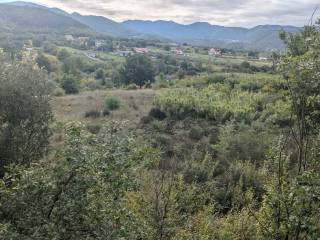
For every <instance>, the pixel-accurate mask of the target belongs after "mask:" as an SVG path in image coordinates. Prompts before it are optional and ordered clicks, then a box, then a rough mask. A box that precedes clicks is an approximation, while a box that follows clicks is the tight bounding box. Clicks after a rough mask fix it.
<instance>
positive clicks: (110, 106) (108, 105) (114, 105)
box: [105, 97, 121, 111]
mask: <svg viewBox="0 0 320 240" xmlns="http://www.w3.org/2000/svg"><path fill="white" fill-rule="evenodd" d="M120 105H121V102H120V100H119V99H118V98H117V97H107V98H106V100H105V109H106V110H109V111H114V110H117V109H119V108H120Z"/></svg>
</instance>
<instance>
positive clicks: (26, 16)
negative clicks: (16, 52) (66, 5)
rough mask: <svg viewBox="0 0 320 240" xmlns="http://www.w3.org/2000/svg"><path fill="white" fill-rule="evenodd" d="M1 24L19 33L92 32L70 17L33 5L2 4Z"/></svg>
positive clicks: (0, 9)
mask: <svg viewBox="0 0 320 240" xmlns="http://www.w3.org/2000/svg"><path fill="white" fill-rule="evenodd" d="M21 4H22V3H21ZM0 22H1V25H2V26H10V31H12V32H16V31H19V33H23V32H28V33H81V32H82V33H83V32H92V30H90V29H89V28H88V27H87V26H85V25H84V24H82V23H80V22H78V21H75V20H74V19H72V18H70V17H68V16H62V15H60V14H57V13H54V12H52V11H50V10H49V9H46V8H40V7H34V6H33V5H30V6H29V5H28V6H26V5H20V6H19V5H14V4H10V5H9V4H1V5H0Z"/></svg>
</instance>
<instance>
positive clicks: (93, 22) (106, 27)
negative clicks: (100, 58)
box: [71, 13, 135, 37]
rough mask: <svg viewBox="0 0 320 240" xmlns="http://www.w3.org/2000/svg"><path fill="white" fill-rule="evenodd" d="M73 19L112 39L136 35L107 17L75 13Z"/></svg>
mask: <svg viewBox="0 0 320 240" xmlns="http://www.w3.org/2000/svg"><path fill="white" fill-rule="evenodd" d="M71 17H72V18H73V19H75V20H77V21H78V22H80V23H83V24H85V25H87V26H88V27H90V28H92V29H94V30H95V31H97V32H99V33H104V34H106V35H109V36H112V37H130V36H134V35H135V33H134V31H132V30H130V29H127V28H126V27H125V26H123V25H121V24H120V23H117V22H115V21H112V20H110V19H108V18H105V17H100V16H82V15H80V14H79V13H73V14H71Z"/></svg>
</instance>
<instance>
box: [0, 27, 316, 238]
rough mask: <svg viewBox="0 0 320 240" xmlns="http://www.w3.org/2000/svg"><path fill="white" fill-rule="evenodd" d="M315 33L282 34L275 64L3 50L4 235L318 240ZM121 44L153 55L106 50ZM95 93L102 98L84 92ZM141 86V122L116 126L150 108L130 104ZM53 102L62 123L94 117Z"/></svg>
mask: <svg viewBox="0 0 320 240" xmlns="http://www.w3.org/2000/svg"><path fill="white" fill-rule="evenodd" d="M317 27H318V25H316V26H311V27H306V28H305V29H304V31H303V32H302V33H299V34H296V35H291V34H286V33H283V34H282V35H281V37H282V39H283V40H284V42H285V43H286V44H287V46H288V51H287V52H286V53H285V54H284V55H281V56H276V54H274V59H273V64H271V63H261V62H256V61H253V60H252V59H251V57H250V56H249V57H246V56H243V53H242V52H237V53H233V56H232V58H231V57H226V58H223V57H215V58H211V57H208V56H207V55H205V54H203V52H206V50H205V49H204V48H201V47H193V46H189V45H185V46H184V48H183V49H184V51H185V52H187V53H188V55H185V56H173V55H170V54H169V50H170V47H168V46H167V45H165V44H162V45H161V44H160V43H155V42H153V41H151V42H141V41H139V40H137V41H136V42H135V41H128V40H119V41H117V46H113V45H114V44H115V41H113V40H110V39H104V40H105V42H104V44H105V45H104V46H105V48H104V47H101V46H100V47H99V48H97V47H96V46H94V44H91V43H90V41H91V40H92V41H93V40H94V36H90V37H89V40H88V41H89V43H88V44H84V45H72V44H70V43H66V42H63V41H61V40H57V41H51V40H48V39H47V40H46V41H42V42H41V43H39V46H38V47H37V48H36V49H35V50H34V51H31V52H30V51H29V52H28V51H27V50H22V49H19V48H15V49H12V48H9V47H8V48H4V53H1V56H2V58H1V59H0V61H1V64H0V102H1V105H0V144H1V145H0V161H1V165H0V167H1V168H0V170H1V172H0V173H1V180H0V236H1V238H3V239H12V240H18V239H19V240H20V239H26V240H28V239H30V240H31V239H32V240H34V239H35V240H40V239H41V240H45V239H48V240H49V239H137V240H138V239H150V240H153V239H158V240H186V239H198V240H203V239H221V240H222V239H223V240H224V239H266V240H267V239H310V240H311V239H318V238H319V237H320V225H319V217H320V216H319V215H320V213H319V209H320V175H319V170H320V168H319V167H320V165H319V161H320V159H319V147H320V145H319V143H320V142H319V140H320V139H319V129H320V128H319V127H320V126H319V110H320V109H319V108H320V104H319V101H320V96H319V94H320V82H319V64H320V62H319V61H320V60H319V56H320V54H319V53H320V48H319V42H320V33H319V31H317ZM21 41H22V42H24V41H25V40H21ZM128 44H136V45H139V44H141V45H144V44H146V45H147V46H148V47H149V49H151V50H150V53H148V54H145V55H134V56H131V57H127V58H126V59H125V58H124V57H120V56H117V55H115V54H111V52H112V51H110V50H111V49H110V47H111V48H113V47H115V48H119V49H121V48H122V47H123V48H124V46H127V45H128ZM248 55H250V54H248ZM251 55H252V54H251ZM140 88H153V89H140ZM112 89H117V90H112ZM119 89H121V91H123V92H125V93H126V92H127V94H128V97H127V98H126V99H125V98H123V99H121V98H120V96H114V95H112V94H114V92H115V91H119ZM94 90H98V91H96V92H95V93H96V95H97V96H98V95H99V94H101V92H102V93H104V95H102V96H103V97H102V100H101V102H98V100H97V98H93V97H92V96H87V95H84V94H85V93H86V92H88V91H94ZM146 90H147V91H153V92H155V95H156V96H155V98H154V101H153V106H152V109H148V112H149V114H148V115H144V116H143V117H142V118H141V119H140V121H139V123H136V122H133V121H130V119H128V120H129V121H127V122H125V121H124V122H123V123H122V122H121V123H120V122H117V121H113V118H114V117H115V116H117V114H119V115H120V118H121V119H123V120H125V119H126V115H125V114H124V113H127V114H128V115H129V113H131V112H133V115H138V110H140V109H142V108H144V105H145V104H147V102H142V103H141V104H140V105H139V104H137V102H135V98H134V97H133V95H129V94H135V95H139V96H140V95H141V96H140V97H141V98H142V99H145V95H144V94H145V91H146ZM79 93H80V94H79ZM65 94H68V95H69V94H72V95H69V96H64V95H65ZM53 95H55V96H53ZM52 98H53V99H62V100H61V101H62V102H63V103H65V102H66V103H65V104H66V105H67V111H66V113H64V114H66V115H67V114H71V112H72V107H71V106H72V104H73V102H75V101H77V99H78V98H79V99H80V100H78V101H80V106H82V105H81V104H83V105H84V102H85V101H87V102H90V104H92V109H90V110H89V111H86V112H85V111H84V114H83V116H82V117H83V118H82V120H83V121H82V123H81V122H78V121H73V122H69V121H65V119H64V118H60V119H59V117H58V115H56V119H55V120H53V112H54V111H53V110H52V109H51V107H52V108H53V109H56V107H57V106H54V103H56V102H55V101H52ZM75 111H78V110H77V109H76V110H75ZM120 111H122V112H121V113H119V112H120Z"/></svg>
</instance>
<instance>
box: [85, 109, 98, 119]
mask: <svg viewBox="0 0 320 240" xmlns="http://www.w3.org/2000/svg"><path fill="white" fill-rule="evenodd" d="M100 116H101V112H100V111H98V110H89V111H87V112H86V113H85V117H86V118H99V117H100Z"/></svg>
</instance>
